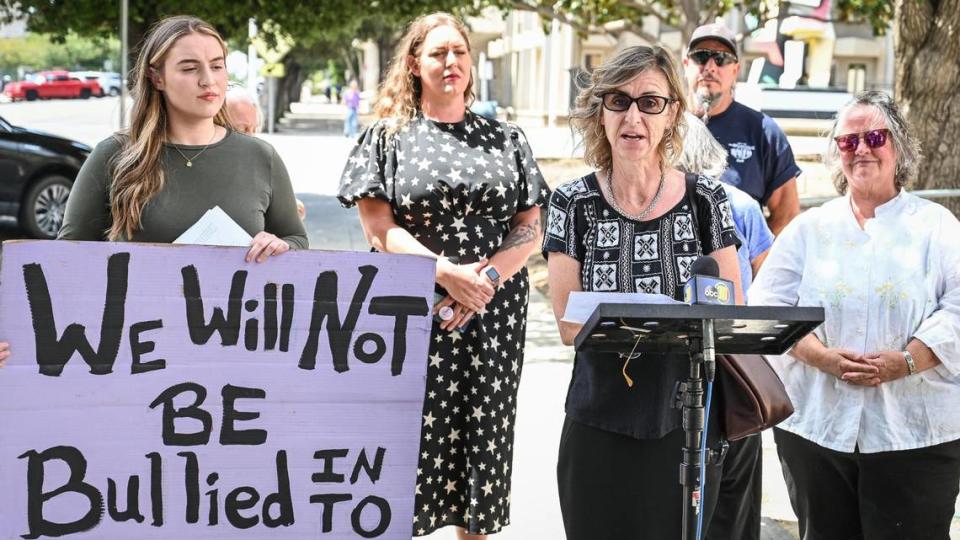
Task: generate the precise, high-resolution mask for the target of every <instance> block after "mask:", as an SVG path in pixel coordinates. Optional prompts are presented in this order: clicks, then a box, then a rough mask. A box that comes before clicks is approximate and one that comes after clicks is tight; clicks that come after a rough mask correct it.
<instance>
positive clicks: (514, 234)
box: [500, 219, 540, 250]
mask: <svg viewBox="0 0 960 540" xmlns="http://www.w3.org/2000/svg"><path fill="white" fill-rule="evenodd" d="M539 235H540V220H539V219H537V220H535V221H534V222H533V223H532V224H531V223H524V224H523V225H518V226H516V227H514V228H513V229H511V230H510V232H509V233H508V234H507V237H506V238H505V239H504V240H503V243H502V244H500V249H501V250H507V249H510V248H514V247H517V246H522V245H524V244H529V243H530V242H533V241H534V240H536V239H537V237H538V236H539Z"/></svg>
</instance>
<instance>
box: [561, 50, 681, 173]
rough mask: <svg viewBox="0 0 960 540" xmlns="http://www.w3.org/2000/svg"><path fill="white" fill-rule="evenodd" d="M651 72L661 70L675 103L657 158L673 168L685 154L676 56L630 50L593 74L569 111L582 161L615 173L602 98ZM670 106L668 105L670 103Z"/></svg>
mask: <svg viewBox="0 0 960 540" xmlns="http://www.w3.org/2000/svg"><path fill="white" fill-rule="evenodd" d="M648 69H658V70H660V72H661V73H663V76H664V77H665V78H666V79H667V86H668V92H669V94H670V95H669V96H666V97H668V98H670V99H672V100H674V101H675V103H676V104H677V107H675V108H674V111H675V112H674V113H673V118H672V122H668V124H667V126H668V127H667V131H666V133H664V137H663V139H662V140H661V141H660V145H659V146H658V147H657V157H659V158H660V163H661V164H663V165H672V164H673V163H674V162H676V160H677V159H678V158H679V157H680V154H681V153H682V152H683V138H684V135H685V133H686V127H687V124H686V120H685V119H684V116H683V112H684V111H686V110H687V97H686V91H685V90H684V85H683V84H682V83H681V80H682V79H681V78H680V71H679V69H678V67H677V62H676V61H675V60H674V59H673V55H672V54H670V52H669V51H667V50H666V49H664V48H663V47H657V46H655V47H647V46H635V47H628V48H626V49H624V50H622V51H620V52H619V53H617V55H616V56H614V57H613V58H611V59H610V60H607V61H606V62H604V63H603V64H602V65H601V66H600V67H598V68H597V69H595V70H594V71H593V73H592V74H591V75H590V80H589V81H586V83H585V84H584V86H583V87H582V88H581V90H580V93H579V94H578V95H577V99H576V101H575V103H574V108H573V110H572V111H570V122H571V124H573V126H574V128H576V129H577V131H579V132H580V134H581V136H582V137H583V145H584V147H585V148H584V152H583V160H584V161H586V162H587V164H588V165H590V166H592V167H595V168H597V169H599V170H600V171H603V172H604V173H607V174H609V173H610V172H611V171H612V170H613V154H612V151H611V149H610V141H608V140H607V135H606V132H605V131H604V127H603V124H602V122H601V120H602V119H603V95H604V94H605V93H607V92H612V91H614V90H616V89H617V88H618V87H620V86H623V85H624V84H627V83H629V82H630V81H632V80H633V79H635V78H637V76H638V75H640V73H642V72H644V71H646V70H648ZM668 107H669V104H668Z"/></svg>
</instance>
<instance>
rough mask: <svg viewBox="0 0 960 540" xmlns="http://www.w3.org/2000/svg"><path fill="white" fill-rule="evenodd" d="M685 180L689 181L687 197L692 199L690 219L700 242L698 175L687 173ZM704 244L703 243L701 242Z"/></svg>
mask: <svg viewBox="0 0 960 540" xmlns="http://www.w3.org/2000/svg"><path fill="white" fill-rule="evenodd" d="M684 179H685V180H686V181H687V197H688V198H689V199H690V216H691V217H690V219H691V220H692V221H693V230H695V231H697V238H698V240H699V238H700V236H701V233H702V231H701V230H700V205H699V204H697V175H695V174H693V173H686V175H685V176H684ZM700 243H701V244H703V242H700Z"/></svg>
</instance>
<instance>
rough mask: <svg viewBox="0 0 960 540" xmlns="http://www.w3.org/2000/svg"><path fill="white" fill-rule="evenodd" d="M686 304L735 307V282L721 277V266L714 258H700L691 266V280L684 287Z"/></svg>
mask: <svg viewBox="0 0 960 540" xmlns="http://www.w3.org/2000/svg"><path fill="white" fill-rule="evenodd" d="M683 301H684V303H687V304H691V305H697V304H713V305H720V306H731V305H733V282H732V281H730V280H728V279H723V278H721V277H720V266H719V265H718V264H717V261H716V259H714V258H713V257H706V256H704V257H700V258H699V259H697V260H695V261H693V264H692V265H691V266H690V279H689V280H688V281H687V283H686V285H684V286H683Z"/></svg>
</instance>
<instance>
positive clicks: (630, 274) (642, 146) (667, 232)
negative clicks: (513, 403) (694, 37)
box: [543, 46, 741, 540]
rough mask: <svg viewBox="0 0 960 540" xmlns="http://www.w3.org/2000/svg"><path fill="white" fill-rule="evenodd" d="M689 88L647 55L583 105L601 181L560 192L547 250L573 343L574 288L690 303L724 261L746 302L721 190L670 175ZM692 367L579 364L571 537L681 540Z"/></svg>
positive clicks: (609, 66) (655, 52) (596, 82)
mask: <svg viewBox="0 0 960 540" xmlns="http://www.w3.org/2000/svg"><path fill="white" fill-rule="evenodd" d="M683 88H684V86H683V84H682V83H681V79H680V76H679V73H678V70H677V65H676V62H675V61H674V60H673V57H672V55H671V54H670V53H669V52H668V51H666V50H664V49H662V48H659V47H643V46H641V47H631V48H628V49H625V50H624V51H622V52H620V53H619V54H618V55H617V56H615V57H614V58H612V59H611V60H609V61H608V62H606V63H605V64H603V65H602V66H600V67H599V68H597V69H596V70H595V71H594V72H593V74H592V76H591V79H590V81H589V83H588V84H587V85H586V86H585V88H583V90H581V91H580V94H579V95H578V96H577V100H576V105H575V108H574V110H573V111H572V113H571V120H572V122H573V123H574V125H575V127H576V128H577V129H578V130H579V131H580V133H581V134H582V136H583V141H584V146H585V151H584V159H585V160H586V161H587V163H589V164H590V165H592V166H593V167H595V168H596V169H597V171H596V172H594V173H591V174H588V175H587V176H584V177H582V178H577V179H575V180H572V181H570V182H567V183H565V184H563V185H561V186H560V187H559V188H558V189H557V190H556V191H555V192H554V193H553V195H552V197H551V199H550V205H549V213H548V218H547V224H546V236H545V238H544V245H543V252H544V255H545V256H546V257H547V259H548V269H549V280H550V291H551V296H552V298H553V310H554V315H555V316H556V318H557V323H558V325H559V327H560V335H561V338H562V340H563V342H564V343H565V344H567V345H570V344H572V343H573V339H574V337H575V335H576V333H577V331H578V330H579V327H577V326H575V325H571V324H569V323H566V322H561V321H560V319H561V317H562V316H563V314H564V311H565V309H566V305H567V299H568V297H569V295H570V293H571V292H572V291H611V292H616V291H619V292H642V293H658V294H665V295H667V296H672V297H673V298H676V299H682V298H683V289H684V285H685V283H686V282H687V280H688V279H689V278H690V275H691V267H692V265H693V262H694V261H695V260H696V259H697V258H698V257H700V256H701V255H710V256H711V257H713V258H714V259H715V260H716V261H717V263H718V264H719V269H720V277H722V278H724V279H727V280H730V281H731V282H733V283H734V284H735V285H734V292H735V298H736V299H737V300H738V301H739V300H740V296H741V294H740V289H739V283H740V277H739V270H738V265H737V253H736V245H737V243H738V240H737V236H736V233H735V230H734V224H733V219H732V217H731V214H730V208H729V205H728V203H727V199H726V195H725V194H724V190H723V188H722V187H721V185H720V184H719V182H717V181H716V180H713V179H709V178H706V177H697V176H696V175H684V174H683V173H681V172H679V171H678V170H676V169H675V168H674V167H673V163H674V162H675V161H676V160H677V158H678V157H679V156H680V154H681V153H682V149H683V148H682V145H683V136H684V131H685V128H686V123H685V121H684V114H683V113H684V111H685V110H686V98H685V95H684V89H683ZM688 188H691V189H688ZM694 199H695V203H694V202H692V201H693V200H694ZM693 208H697V215H696V216H694V215H693V211H692V209H693ZM688 365H689V364H688V361H687V357H686V355H680V356H677V357H675V358H674V357H668V356H667V355H663V356H652V355H644V356H643V357H641V358H639V359H635V360H633V361H627V362H626V363H625V362H624V360H622V359H620V358H619V357H618V355H617V354H612V353H595V352H578V353H577V354H576V357H575V361H574V368H573V379H572V381H571V382H570V389H569V391H568V393H567V401H566V420H565V421H564V426H563V434H562V436H561V442H560V453H559V459H558V465H557V482H558V485H559V490H560V507H561V511H562V513H563V523H564V529H565V530H566V535H567V538H568V539H569V540H586V539H590V540H606V539H611V540H612V539H621V538H634V537H636V536H637V535H638V534H641V531H642V534H643V535H644V537H646V538H678V537H679V536H680V534H681V528H682V516H681V514H682V504H681V503H682V487H681V485H680V483H679V478H678V475H677V471H678V470H679V465H680V456H681V448H682V446H683V431H682V429H681V418H680V411H679V409H676V408H674V407H673V403H674V387H675V383H676V382H677V381H679V380H681V379H683V378H685V377H686V373H687V369H688ZM713 432H714V433H716V432H717V431H716V430H714V431H713ZM707 468H708V472H707V478H708V483H707V487H708V489H710V492H709V493H708V494H707V496H706V502H705V507H704V512H705V519H704V522H705V524H706V523H708V522H709V517H710V514H711V508H712V505H713V504H714V503H715V501H716V497H715V493H716V487H717V485H718V483H717V482H716V467H715V466H714V465H710V466H708V467H707Z"/></svg>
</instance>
